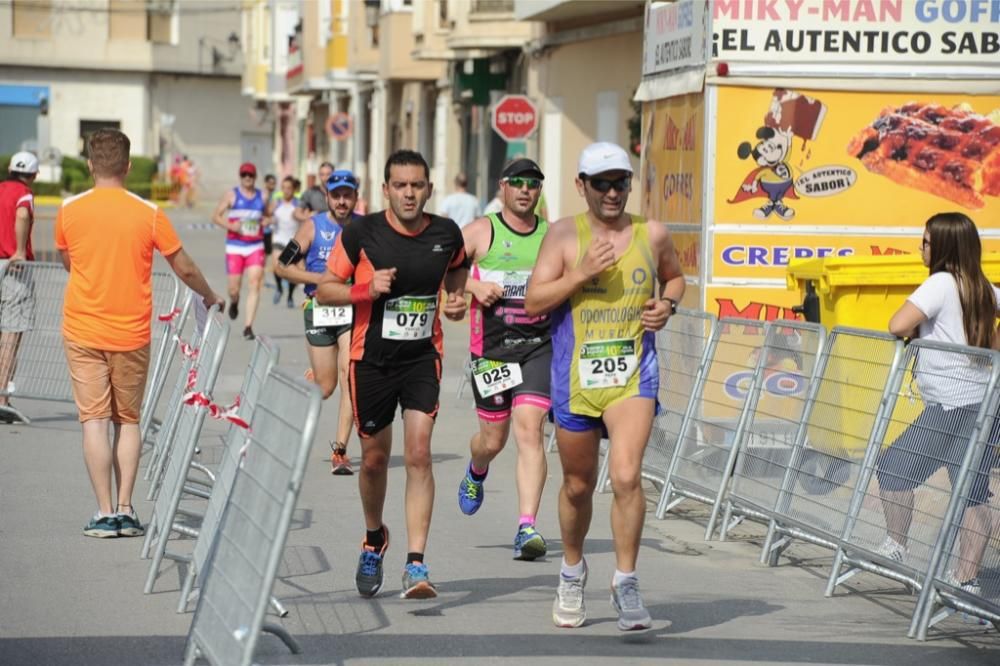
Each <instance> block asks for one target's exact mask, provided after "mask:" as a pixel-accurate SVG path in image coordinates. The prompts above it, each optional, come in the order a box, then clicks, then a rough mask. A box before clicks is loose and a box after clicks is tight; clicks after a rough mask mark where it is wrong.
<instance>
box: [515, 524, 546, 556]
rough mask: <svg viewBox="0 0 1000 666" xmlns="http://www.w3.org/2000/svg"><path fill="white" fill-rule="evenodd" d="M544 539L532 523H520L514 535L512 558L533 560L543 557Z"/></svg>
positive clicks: (544, 550) (544, 549)
mask: <svg viewBox="0 0 1000 666" xmlns="http://www.w3.org/2000/svg"><path fill="white" fill-rule="evenodd" d="M547 550H548V549H547V547H546V545H545V539H544V538H543V537H542V535H541V534H539V533H538V530H536V529H535V526H534V525H521V527H520V529H518V530H517V536H515V537H514V559H515V560H527V561H529V562H530V561H531V560H535V559H538V558H539V557H544V556H545V553H546V552H547Z"/></svg>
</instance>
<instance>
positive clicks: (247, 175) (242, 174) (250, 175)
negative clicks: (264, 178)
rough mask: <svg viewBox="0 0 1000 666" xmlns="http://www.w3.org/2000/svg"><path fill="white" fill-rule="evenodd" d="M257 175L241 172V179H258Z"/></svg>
mask: <svg viewBox="0 0 1000 666" xmlns="http://www.w3.org/2000/svg"><path fill="white" fill-rule="evenodd" d="M256 177H257V174H255V173H250V172H249V171H241V172H240V178H256Z"/></svg>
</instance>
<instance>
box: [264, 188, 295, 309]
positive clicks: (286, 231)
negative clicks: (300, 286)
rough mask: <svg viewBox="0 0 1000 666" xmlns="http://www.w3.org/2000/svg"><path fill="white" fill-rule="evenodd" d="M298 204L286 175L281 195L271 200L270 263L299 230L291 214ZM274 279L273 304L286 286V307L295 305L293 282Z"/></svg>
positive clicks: (278, 300)
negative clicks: (271, 234)
mask: <svg viewBox="0 0 1000 666" xmlns="http://www.w3.org/2000/svg"><path fill="white" fill-rule="evenodd" d="M298 205H299V200H298V198H297V197H296V196H295V179H294V178H292V177H291V176H286V177H285V179H284V180H282V181H281V196H280V197H278V198H276V199H274V200H273V201H272V202H271V215H272V216H273V217H274V225H273V228H274V231H273V236H272V240H271V258H272V259H271V265H274V263H275V262H276V261H277V260H278V257H279V256H280V255H281V252H282V250H284V249H285V246H286V245H288V242H289V241H290V240H292V238H294V237H295V232H296V231H298V230H299V224H301V223H300V222H299V221H298V220H296V219H295V217H294V215H293V213H294V212H295V209H296V208H297V207H298ZM274 281H275V284H276V288H275V291H274V304H275V305H277V304H278V303H279V302H280V301H281V295H282V292H283V291H284V289H283V287H284V286H287V287H288V307H290V308H291V307H295V301H294V299H293V297H292V294H293V292H294V291H295V283H294V282H289V281H288V280H282V279H281V278H280V277H278V276H277V275H275V276H274ZM282 283H284V284H282Z"/></svg>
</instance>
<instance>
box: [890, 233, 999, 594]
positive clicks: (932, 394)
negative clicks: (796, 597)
mask: <svg viewBox="0 0 1000 666" xmlns="http://www.w3.org/2000/svg"><path fill="white" fill-rule="evenodd" d="M920 252H921V256H922V258H923V261H924V265H925V266H927V267H928V268H929V269H930V275H929V276H928V278H927V279H926V280H924V282H923V284H921V285H920V286H919V287H917V290H916V291H914V292H913V293H912V294H911V295H910V296H909V298H907V300H906V302H905V303H903V305H902V306H901V307H900V308H899V310H897V311H896V313H895V314H894V315H893V316H892V319H891V320H890V321H889V332H890V333H892V334H893V335H897V336H900V337H918V336H919V337H921V338H924V339H925V340H937V341H940V342H949V343H954V344H963V345H970V346H973V347H981V348H983V349H996V348H997V346H998V334H997V330H996V326H995V323H994V322H995V320H996V317H997V305H998V303H1000V291H998V290H997V289H996V288H995V287H994V286H993V285H992V284H990V281H989V280H988V279H987V278H986V275H985V274H984V273H983V269H982V265H981V263H982V245H981V243H980V240H979V232H978V231H977V230H976V225H975V224H973V222H972V220H970V219H969V218H968V217H966V216H965V215H963V214H962V213H939V214H937V215H935V216H933V217H931V218H930V219H929V220H927V224H926V226H925V227H924V237H923V242H922V243H921V245H920ZM916 370H917V372H915V376H916V383H917V387H918V389H919V390H920V394H921V397H922V398H923V401H924V405H925V406H924V409H923V411H922V412H921V413H920V415H919V416H918V417H917V420H916V421H915V422H914V423H913V424H912V425H910V426H909V427H907V428H906V430H905V431H903V433H902V434H901V435H900V436H899V437H898V438H897V439H896V440H895V441H894V442H893V443H892V445H891V446H890V447H889V448H887V449H885V450H884V451H882V453H881V455H880V456H879V460H878V470H877V476H878V481H879V489H880V493H881V497H882V508H883V511H884V512H885V520H886V527H887V531H888V533H889V534H888V536H887V537H886V540H885V543H883V544H882V547H881V548H880V550H879V554H881V555H882V556H884V557H887V558H889V559H891V560H896V561H900V562H901V561H903V559H904V557H905V556H906V542H907V533H908V532H909V530H910V522H911V520H912V517H913V489H914V488H917V487H918V486H920V485H921V484H923V483H924V482H925V481H926V480H927V479H928V478H930V476H931V475H932V474H934V473H935V472H936V471H937V470H938V469H940V468H941V467H945V468H946V469H947V471H948V477H949V479H950V480H951V482H952V486H954V485H955V483H957V479H956V478H955V477H956V473H957V471H958V467H959V465H960V464H961V461H962V457H963V456H964V455H965V451H966V447H967V446H968V444H969V438H970V436H971V433H972V428H973V425H974V422H975V418H976V414H977V413H978V411H979V406H980V404H981V403H982V401H983V400H984V399H985V397H986V396H985V395H984V393H985V384H986V381H987V379H988V377H987V372H986V371H985V369H981V368H976V367H975V365H974V364H972V365H970V364H969V363H968V362H960V361H959V360H958V359H956V358H955V355H954V354H947V353H943V352H938V353H935V352H933V351H930V350H923V351H921V352H920V356H919V358H918V359H917V368H916ZM950 378H954V379H951V380H950V381H949V379H950ZM996 457H997V456H996V449H995V448H993V447H991V449H990V451H989V452H988V453H987V455H985V456H984V458H983V460H982V461H981V462H980V464H979V465H978V472H979V473H978V474H976V475H975V478H974V480H973V482H972V484H971V487H970V488H969V489H968V496H969V500H968V504H967V506H966V509H965V516H964V519H963V521H962V534H961V544H960V562H959V563H958V565H957V568H956V569H955V570H953V571H952V572H951V576H952V578H953V580H952V581H951V582H952V583H953V584H955V585H956V586H958V587H961V588H962V589H963V590H965V591H967V592H970V593H972V594H979V592H980V586H979V579H978V572H979V562H980V560H981V559H982V557H983V552H984V551H985V548H986V543H987V540H988V538H989V534H990V531H991V525H990V513H989V507H988V506H986V505H987V503H988V502H989V499H990V492H989V475H990V469H991V467H992V466H993V464H994V463H995V462H996ZM974 467H975V464H974Z"/></svg>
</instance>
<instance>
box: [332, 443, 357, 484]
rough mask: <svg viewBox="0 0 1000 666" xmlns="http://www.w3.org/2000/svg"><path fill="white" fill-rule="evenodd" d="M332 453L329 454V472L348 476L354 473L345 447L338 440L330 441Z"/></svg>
mask: <svg viewBox="0 0 1000 666" xmlns="http://www.w3.org/2000/svg"><path fill="white" fill-rule="evenodd" d="M330 447H331V448H332V449H333V453H331V454H330V474H337V475H338V476H350V475H351V474H354V468H353V467H351V459H350V458H348V457H347V447H346V446H344V445H343V444H341V443H340V442H330Z"/></svg>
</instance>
